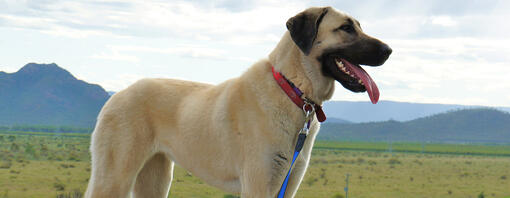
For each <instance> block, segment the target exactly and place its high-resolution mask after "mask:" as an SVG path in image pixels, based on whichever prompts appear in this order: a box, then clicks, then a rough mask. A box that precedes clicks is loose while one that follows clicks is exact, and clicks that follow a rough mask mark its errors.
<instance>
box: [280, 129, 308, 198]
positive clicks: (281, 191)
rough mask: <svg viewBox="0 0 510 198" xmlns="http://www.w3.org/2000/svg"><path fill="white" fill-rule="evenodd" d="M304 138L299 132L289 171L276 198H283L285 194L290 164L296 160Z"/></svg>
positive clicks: (304, 135)
mask: <svg viewBox="0 0 510 198" xmlns="http://www.w3.org/2000/svg"><path fill="white" fill-rule="evenodd" d="M305 140H306V134H304V133H300V134H299V137H298V141H297V144H296V148H295V149H294V157H292V162H291V163H290V169H289V172H287V176H286V177H285V180H284V181H283V184H282V187H281V188H280V193H278V198H283V197H284V196H285V191H286V190H287V184H288V183H289V176H290V172H291V171H292V165H294V162H295V161H296V158H297V157H298V155H299V152H301V149H302V148H303V145H304V143H305Z"/></svg>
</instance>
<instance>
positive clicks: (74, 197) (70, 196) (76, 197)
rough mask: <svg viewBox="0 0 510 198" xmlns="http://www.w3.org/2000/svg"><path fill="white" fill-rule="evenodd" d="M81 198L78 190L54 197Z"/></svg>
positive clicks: (81, 194) (81, 195)
mask: <svg viewBox="0 0 510 198" xmlns="http://www.w3.org/2000/svg"><path fill="white" fill-rule="evenodd" d="M82 197H83V193H82V192H81V191H80V190H78V189H75V190H73V191H72V192H69V193H63V194H58V195H57V196H56V198H82Z"/></svg>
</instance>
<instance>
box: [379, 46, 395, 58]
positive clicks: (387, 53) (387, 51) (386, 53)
mask: <svg viewBox="0 0 510 198" xmlns="http://www.w3.org/2000/svg"><path fill="white" fill-rule="evenodd" d="M391 52H393V50H392V49H391V48H390V46H388V45H386V44H382V46H381V51H380V53H381V55H383V56H386V57H388V56H390V54H391Z"/></svg>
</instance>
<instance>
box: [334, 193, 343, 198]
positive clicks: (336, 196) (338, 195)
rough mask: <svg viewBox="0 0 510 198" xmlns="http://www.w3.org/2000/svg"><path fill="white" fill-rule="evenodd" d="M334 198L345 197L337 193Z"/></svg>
mask: <svg viewBox="0 0 510 198" xmlns="http://www.w3.org/2000/svg"><path fill="white" fill-rule="evenodd" d="M333 198H344V195H342V194H340V193H336V194H335V195H333Z"/></svg>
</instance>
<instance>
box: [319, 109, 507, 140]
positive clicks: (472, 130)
mask: <svg viewBox="0 0 510 198" xmlns="http://www.w3.org/2000/svg"><path fill="white" fill-rule="evenodd" d="M317 138H318V139H322V140H356V141H414V142H421V141H430V142H457V143H459V142H463V143H465V142H483V143H510V114H509V113H507V112H503V111H500V110H497V109H490V108H475V109H464V110H456V111H449V112H445V113H440V114H436V115H433V116H427V117H423V118H418V119H414V120H411V121H406V122H399V121H395V120H389V121H384V122H368V123H358V124H337V123H325V124H323V125H322V126H321V131H320V133H319V135H318V137H317Z"/></svg>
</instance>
